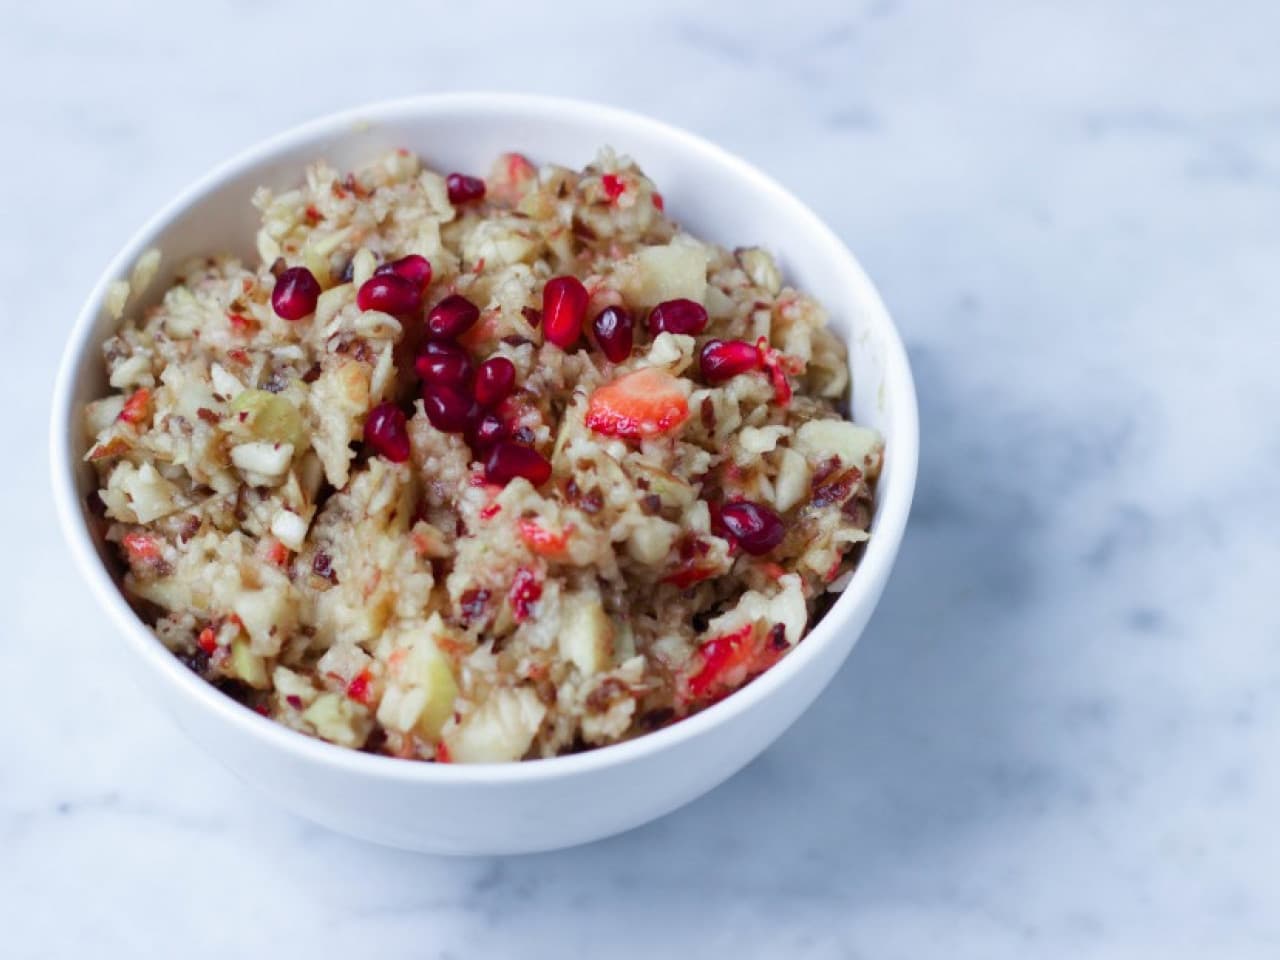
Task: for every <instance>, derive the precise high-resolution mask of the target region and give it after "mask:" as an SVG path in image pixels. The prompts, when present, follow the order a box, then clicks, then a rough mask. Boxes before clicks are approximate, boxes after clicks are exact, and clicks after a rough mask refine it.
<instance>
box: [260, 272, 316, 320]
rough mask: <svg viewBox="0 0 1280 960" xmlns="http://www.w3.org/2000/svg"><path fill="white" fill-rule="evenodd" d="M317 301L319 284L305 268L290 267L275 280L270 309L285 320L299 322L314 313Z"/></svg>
mask: <svg viewBox="0 0 1280 960" xmlns="http://www.w3.org/2000/svg"><path fill="white" fill-rule="evenodd" d="M319 299H320V283H319V282H318V281H317V280H316V278H315V277H314V276H313V275H312V273H311V271H310V270H308V269H307V268H306V267H290V268H289V269H288V270H286V271H285V272H284V273H282V274H280V276H278V277H277V278H276V286H275V289H274V290H272V291H271V307H272V309H273V310H275V312H276V316H278V317H283V318H284V319H286V320H301V319H302V318H303V317H305V316H307V315H308V314H311V313H315V310H316V301H317V300H319Z"/></svg>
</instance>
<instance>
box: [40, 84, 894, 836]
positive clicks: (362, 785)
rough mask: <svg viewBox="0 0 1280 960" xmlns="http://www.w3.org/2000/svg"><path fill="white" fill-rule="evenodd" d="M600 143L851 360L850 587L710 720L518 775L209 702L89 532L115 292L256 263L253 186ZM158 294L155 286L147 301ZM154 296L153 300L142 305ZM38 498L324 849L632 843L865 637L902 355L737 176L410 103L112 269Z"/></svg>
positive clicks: (84, 315)
mask: <svg viewBox="0 0 1280 960" xmlns="http://www.w3.org/2000/svg"><path fill="white" fill-rule="evenodd" d="M604 144H608V145H610V146H613V147H614V148H615V149H617V150H618V151H619V152H624V153H628V154H630V155H632V156H634V157H636V158H637V159H638V160H639V161H640V163H641V164H642V166H643V167H644V170H645V172H646V173H647V174H649V176H651V177H652V178H653V179H654V181H655V182H656V183H657V184H658V185H659V187H660V188H661V190H662V192H663V195H664V197H665V199H666V209H667V210H668V211H669V212H670V213H671V214H672V215H673V216H674V217H675V218H676V219H677V220H678V221H679V222H680V223H681V224H683V225H684V226H685V227H686V228H688V229H689V230H690V231H692V232H693V233H695V234H696V235H698V236H701V237H704V238H708V239H710V240H714V241H716V242H719V243H721V244H725V245H728V246H736V245H747V244H759V245H763V246H765V247H767V248H769V249H770V250H772V251H773V252H774V253H775V255H776V256H777V257H778V260H779V263H780V266H781V268H782V270H783V273H784V275H785V277H786V279H787V281H788V282H789V283H791V284H793V285H794V286H796V287H798V288H800V289H803V290H805V291H808V292H809V293H812V294H813V295H815V296H816V297H817V298H818V299H819V300H820V301H821V302H822V303H823V304H825V305H826V307H827V308H828V310H829V311H830V314H831V323H832V325H833V327H834V328H835V329H836V330H837V331H838V332H839V334H840V336H841V337H842V338H843V339H844V340H845V341H846V342H847V343H848V345H849V348H850V363H851V366H852V375H853V384H854V390H853V413H854V417H855V419H857V420H858V421H860V422H862V423H865V424H868V425H871V426H874V427H877V428H878V429H879V430H880V431H881V432H882V433H883V434H884V436H885V440H886V457H885V465H884V472H883V475H882V476H881V478H880V482H879V487H878V502H877V504H876V509H875V515H874V519H873V525H872V536H871V540H870V543H869V544H868V545H867V548H866V553H865V555H864V557H863V559H862V562H861V565H860V566H859V567H858V570H857V573H856V574H855V576H854V577H853V579H852V582H851V583H850V584H849V586H848V587H847V588H846V589H845V591H844V593H843V594H842V595H841V596H840V598H839V599H838V600H837V601H836V603H835V604H834V606H833V607H832V608H831V609H830V611H829V612H828V613H827V614H826V616H825V617H823V619H822V620H821V621H820V622H819V623H818V624H817V625H816V627H814V629H813V630H812V632H811V633H810V634H809V635H808V636H807V637H806V638H805V639H804V640H803V641H802V642H801V643H800V644H799V646H798V647H797V648H796V649H795V650H794V651H793V652H792V653H791V654H789V655H788V656H787V657H786V658H784V659H783V660H782V661H781V662H780V663H778V664H777V665H776V666H775V667H774V668H773V669H771V670H769V671H767V672H766V673H765V674H764V675H762V676H761V677H759V678H757V679H756V680H755V681H753V682H752V683H750V684H748V685H747V686H746V687H744V688H743V689H742V690H740V691H738V692H736V693H734V694H733V695H732V696H730V697H728V698H726V699H725V700H723V701H722V702H720V703H718V704H716V705H714V706H712V707H710V708H709V709H707V710H705V711H703V712H702V713H699V714H697V715H695V716H693V717H690V718H689V719H686V720H684V721H682V722H679V723H677V724H674V725H673V726H671V727H668V728H666V729H663V730H660V731H657V732H655V733H651V734H648V735H647V736H643V737H640V738H638V739H635V740H632V741H629V742H627V743H623V744H618V745H615V746H609V747H605V748H603V749H597V750H592V751H589V752H585V753H580V754H575V755H573V756H566V757H558V758H555V759H550V760H535V761H529V762H524V763H510V764H492V765H456V764H432V763H414V762H408V761H403V760H396V759H391V758H388V757H381V756H374V755H370V754H364V753H358V752H355V751H351V750H345V749H342V748H339V747H336V746H331V745H329V744H327V743H323V742H321V741H319V740H313V739H310V738H308V737H305V736H303V735H301V734H298V733H295V732H293V731H291V730H288V729H286V728H285V727H283V726H280V725H278V724H276V723H273V722H272V721H270V720H267V719H265V718H264V717H261V716H259V715H258V714H256V713H254V712H253V711H251V710H248V709H246V708H244V707H242V706H241V705H240V704H238V703H236V702H235V701H234V700H232V699H231V698H229V697H227V696H224V695H223V694H221V693H219V692H218V691H217V690H216V689H214V688H213V687H212V686H210V685H209V684H207V683H205V682H204V681H202V680H201V679H200V678H199V677H197V676H196V675H195V674H194V673H192V672H191V671H190V670H188V669H187V668H186V667H185V666H183V665H182V664H181V663H179V662H178V660H177V659H176V658H175V657H174V656H173V655H172V654H170V653H169V652H168V650H166V649H165V648H164V647H163V646H162V645H161V644H160V643H159V641H157V639H156V638H155V636H154V635H153V634H152V633H151V631H150V630H149V629H148V628H147V626H146V624H144V623H143V622H142V621H141V620H139V619H138V617H137V616H136V615H135V614H134V612H133V610H132V609H131V608H130V607H129V605H128V604H127V603H126V602H125V600H124V598H123V596H122V595H121V593H120V589H119V587H118V586H117V584H116V583H115V581H114V580H113V579H112V575H111V573H110V572H109V568H108V566H107V565H106V564H105V563H104V556H105V554H104V550H103V544H102V543H101V542H99V541H98V540H97V539H96V538H95V536H94V534H93V533H92V532H91V526H90V524H89V523H88V522H87V515H86V512H85V507H84V504H85V496H86V495H87V494H88V493H89V491H90V490H92V489H93V486H94V484H93V473H92V471H91V470H90V469H89V468H88V467H87V466H86V465H85V464H84V463H83V462H82V457H83V454H84V452H85V448H86V440H85V437H84V436H83V434H82V430H81V426H80V424H81V418H80V415H79V411H80V410H81V408H82V406H83V404H84V403H85V402H86V401H88V400H90V399H92V398H94V397H97V396H100V395H101V394H102V393H104V392H105V389H106V383H105V380H104V376H103V371H102V362H101V353H100V347H101V345H102V343H103V341H104V340H105V339H106V338H107V337H108V336H110V334H111V333H112V332H113V331H112V327H113V323H112V321H111V320H110V318H109V317H108V316H107V314H106V311H105V309H104V307H103V301H104V296H105V293H106V290H107V287H108V284H109V283H110V282H111V281H113V280H115V279H118V278H122V277H127V276H128V273H129V270H130V268H131V266H132V264H133V263H134V262H135V261H136V260H137V258H138V256H139V255H140V254H141V253H142V252H143V251H145V250H146V249H148V248H149V247H158V248H159V249H160V250H161V251H162V253H163V255H164V264H166V265H168V266H169V267H170V268H172V265H174V264H177V263H180V262H181V261H182V260H184V259H185V258H187V257H188V256H192V255H196V254H202V253H209V252H219V251H231V252H236V253H239V254H241V255H242V256H244V257H246V258H249V259H253V258H254V257H255V252H254V249H253V243H254V232H255V229H256V222H257V217H256V211H255V210H254V209H253V207H252V206H251V205H250V203H249V198H250V195H251V194H252V192H253V190H254V188H255V187H257V186H259V185H261V184H266V185H269V186H272V187H276V188H285V187H288V186H290V185H293V184H295V183H296V182H297V181H298V180H299V179H300V178H301V176H302V171H303V167H304V166H305V165H306V164H307V163H308V162H309V161H312V160H314V159H316V158H319V157H324V158H327V159H328V160H329V161H331V162H332V163H334V164H336V165H338V166H339V167H341V166H344V165H358V164H360V163H363V162H365V161H367V160H369V159H370V158H373V157H375V156H376V155H378V154H379V153H380V152H381V151H384V150H387V149H390V148H394V147H407V148H409V149H410V150H414V151H416V152H418V153H420V154H422V155H423V157H424V158H425V159H426V160H427V161H428V162H429V163H430V164H431V165H432V166H434V167H435V168H437V169H440V170H487V169H488V168H489V165H490V163H491V162H492V159H493V157H494V156H496V155H497V154H498V153H501V152H504V151H509V150H518V151H520V152H523V153H526V154H528V155H529V156H530V157H532V158H534V159H535V160H536V161H556V162H559V163H563V164H565V165H568V166H573V167H578V166H581V165H582V164H584V163H586V162H588V161H589V160H591V159H592V158H593V157H594V155H595V152H596V150H597V148H598V147H600V146H601V145H604ZM167 279H169V277H167V276H166V275H165V273H164V268H163V267H162V270H161V276H160V277H159V280H160V281H164V280H167ZM161 287H162V284H161V283H153V284H152V287H151V290H152V293H153V295H154V292H155V291H156V290H157V289H160V288H161ZM51 428H52V434H51V452H52V467H53V488H54V495H55V499H56V502H57V508H58V513H59V517H60V520H61V525H62V530H63V533H64V534H65V536H66V538H67V541H68V543H69V544H70V547H71V551H72V553H73V554H74V556H75V560H76V563H77V566H78V569H79V572H80V575H81V577H82V578H83V580H84V581H85V583H86V584H87V585H88V588H89V589H90V590H92V592H93V593H94V595H95V596H96V597H97V599H98V602H99V603H100V604H101V605H102V609H103V611H104V613H105V614H106V617H105V619H106V621H107V623H108V624H109V626H108V627H105V628H104V632H110V633H112V634H113V637H112V640H113V642H114V641H115V640H117V639H118V640H119V641H120V642H119V647H120V648H121V649H122V650H123V652H124V655H125V656H126V657H127V658H128V659H129V661H130V662H131V664H132V666H133V668H134V671H135V673H136V675H137V678H138V680H139V681H140V683H141V684H142V686H143V687H145V688H146V689H147V690H148V691H150V693H151V694H152V695H153V696H155V697H156V698H157V699H158V700H159V701H160V702H161V703H162V704H163V705H164V707H165V709H166V710H167V711H168V712H169V713H170V714H171V715H172V716H173V718H174V719H175V720H176V721H177V723H178V725H179V726H181V727H182V728H183V729H184V730H185V731H186V732H187V733H188V734H189V735H190V737H191V739H192V740H193V741H194V742H196V743H198V744H199V745H201V746H202V747H203V748H204V749H206V750H208V751H209V753H211V754H212V755H213V756H215V757H216V758H217V759H218V760H220V761H221V762H222V763H224V764H225V765H226V766H227V767H228V768H230V769H231V770H233V771H235V772H236V773H237V774H239V775H240V776H241V777H242V778H243V779H244V780H245V781H246V782H248V783H250V784H253V785H254V786H256V787H258V788H260V789H261V790H262V791H264V792H265V793H266V794H268V795H269V796H270V797H272V798H274V799H275V800H276V801H277V802H278V803H280V804H281V805H283V806H284V807H286V808H288V809H290V810H292V811H294V812H295V813H297V814H299V815H300V816H303V817H306V818H308V819H310V820H313V821H316V822H318V823H321V824H323V825H325V826H327V827H331V828H332V829H334V830H339V831H342V832H344V833H348V834H352V835H354V836H357V837H363V838H366V839H369V840H373V841H377V842H379V843H384V844H390V845H392V846H396V847H403V848H409V849H414V850H424V851H433V852H439V853H455V854H482V853H484V854H492V853H514V852H522V851H534V850H547V849H552V848H556V847H564V846H568V845H571V844H577V843H582V842H585V841H588V840H594V839H597V838H599V837H605V836H608V835H610V834H614V833H618V832H619V831H622V830H626V829H628V828H631V827H635V826H637V825H639V824H642V823H645V822H647V821H649V820H652V819H654V818H655V817H659V816H661V815H663V814H664V813H667V812H669V811H671V810H674V809H676V808H677V807H679V806H681V805H682V804H685V803H688V802H689V801H690V800H692V799H693V798H695V797H697V796H699V795H700V794H702V793H704V792H705V791H707V790H710V789H711V788H712V787H714V786H716V785H717V784H718V783H720V782H721V781H723V780H724V779H725V778H727V777H729V776H730V775H731V774H733V773H734V772H735V771H737V770H739V769H740V768H742V767H743V766H744V765H745V764H747V763H748V762H749V761H751V760H752V759H753V758H754V757H755V756H757V755H758V754H759V753H760V752H761V751H762V750H764V749H765V748H766V747H767V746H769V744H770V743H771V742H772V741H773V740H774V739H775V738H776V737H778V735H779V734H781V733H782V732H783V731H784V730H786V729H787V727H788V726H790V724H791V723H792V722H793V721H795V719H796V718H797V717H798V716H799V715H800V714H801V712H802V711H804V710H805V708H806V707H808V706H809V704H810V703H812V702H813V700H814V698H815V697H817V695H818V694H819V693H820V692H821V691H822V689H823V687H825V686H826V685H827V683H828V682H829V681H830V680H831V678H832V677H833V676H834V675H835V673H836V671H837V670H839V668H840V666H841V664H842V663H843V662H844V660H845V657H846V656H847V655H848V653H849V651H850V649H851V648H852V647H853V644H854V642H855V641H856V640H857V639H858V636H859V634H860V633H861V632H862V630H863V628H864V627H865V626H866V623H867V619H868V618H869V617H870V616H871V612H872V610H873V608H874V607H875V605H876V602H877V601H878V599H879V597H880V594H881V591H882V589H883V588H884V585H885V581H886V580H887V578H888V576H889V571H890V568H891V567H892V565H893V561H894V557H895V555H896V554H897V552H898V545H899V543H900V542H901V539H902V534H903V529H904V527H905V525H906V522H907V513H908V509H909V507H910V504H911V497H912V492H913V489H914V486H915V478H916V459H917V445H918V427H917V413H916V399H915V392H914V388H913V385H912V380H911V372H910V369H909V367H908V364H907V358H906V354H905V352H904V350H903V347H902V342H901V340H900V339H899V336H898V333H897V331H896V330H895V329H894V326H893V323H892V322H891V321H890V319H889V316H888V314H887V312H886V311H885V308H884V305H883V304H882V303H881V301H880V297H879V296H878V295H877V293H876V291H875V289H874V287H872V285H871V282H870V281H869V280H868V279H867V277H866V275H865V274H864V273H863V271H862V269H861V267H859V265H858V263H857V261H856V260H855V259H854V258H853V256H852V255H851V254H850V253H849V251H848V250H847V249H846V248H845V246H844V244H843V243H841V241H840V240H839V239H838V238H837V237H836V236H835V235H834V234H833V233H832V232H831V231H830V230H829V229H828V228H827V227H826V226H824V225H823V223H822V221H821V220H819V219H818V217H816V216H815V215H814V214H813V213H812V212H811V211H810V210H809V209H808V208H806V207H805V206H804V205H803V204H802V203H800V202H799V201H798V200H796V198H795V197H793V196H792V195H791V194H790V193H788V192H787V191H786V190H784V189H783V188H782V187H781V186H779V185H778V184H777V183H775V182H774V181H773V180H771V179H770V178H769V177H767V176H765V175H764V174H762V173H761V172H760V171H758V170H756V169H755V168H754V167H752V166H750V165H749V164H747V163H746V162H744V161H742V160H740V159H738V158H737V157H734V156H732V155H731V154H729V153H727V152H725V151H724V150H722V149H720V148H719V147H716V146H714V145H712V144H710V143H708V142H706V141H705V140H702V139H699V138H698V137H696V136H693V135H692V134H689V133H686V132H684V131H681V130H677V129H675V128H673V127H670V126H667V125H665V124H663V123H659V122H657V121H655V120H651V119H648V118H646V117H642V116H638V115H636V114H632V113H627V112H624V111H622V110H617V109H613V108H610V107H604V106H599V105H594V104H589V103H581V102H574V101H567V100H555V99H544V98H537V97H528V96H519V95H509V94H464V95H446V96H424V97H417V98H413V99H407V100H398V101H394V102H388V103H380V104H375V105H372V106H368V107H364V108H361V109H358V110H352V111H349V112H344V113H340V114H336V115H333V116H330V117H326V118H323V119H321V120H317V121H315V122H313V123H308V124H306V125H304V126H301V127H298V128H296V129H294V130H291V131H289V132H287V133H284V134H282V135H280V136H277V137H275V138H273V139H271V140H268V141H267V142H265V143H263V144H261V145H260V146H257V147H255V148H253V149H252V150H249V151H248V152H246V153H243V154H241V155H240V156H239V157H237V158H235V159H234V160H232V161H230V162H229V163H226V164H223V165H222V166H220V167H218V168H217V169H216V170H214V171H213V172H212V173H210V174H209V175H208V176H206V177H204V178H203V179H202V180H200V181H199V182H198V183H196V184H195V185H194V186H192V187H191V188H189V189H187V190H184V191H183V192H182V193H181V194H180V195H179V196H178V197H176V198H175V199H174V200H173V201H172V202H171V203H169V204H168V205H167V206H166V207H165V208H164V209H163V210H161V211H160V212H159V213H158V214H156V216H155V217H153V218H152V219H151V221H150V222H149V223H147V224H146V226H144V227H143V228H142V229H141V230H140V231H139V232H138V233H137V234H136V235H135V236H134V237H133V239H132V240H130V241H129V242H128V243H127V244H126V245H125V247H124V248H123V249H122V250H121V251H120V253H119V254H118V255H117V256H116V258H115V259H114V261H112V263H111V265H110V266H108V267H107V269H106V271H105V273H104V274H103V275H102V278H101V279H100V280H99V282H98V284H97V286H96V287H95V288H94V290H93V292H92V294H91V295H90V296H89V298H88V300H87V301H86V303H85V305H84V308H83V309H82V310H81V312H80V315H79V317H78V318H77V320H76V322H75V326H74V328H73V330H72V332H71V336H70V340H69V342H68V344H67V348H66V354H65V356H64V358H63V362H62V367H61V370H60V371H59V375H58V379H57V384H56V388H55V394H54V402H53V415H52V423H51Z"/></svg>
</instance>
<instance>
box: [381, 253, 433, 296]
mask: <svg viewBox="0 0 1280 960" xmlns="http://www.w3.org/2000/svg"><path fill="white" fill-rule="evenodd" d="M387 274H395V275H396V276H397V277H403V278H404V279H406V280H408V281H409V282H410V283H413V284H416V285H417V287H418V289H419V290H425V289H426V288H427V284H429V283H430V282H431V261H430V260H428V259H427V258H426V257H424V256H421V255H420V254H416V253H411V254H409V255H408V256H407V257H401V258H400V259H399V260H392V261H391V262H390V263H384V264H383V265H382V266H380V267H379V268H378V269H377V270H375V271H373V275H374V276H375V277H385V276H386V275H387Z"/></svg>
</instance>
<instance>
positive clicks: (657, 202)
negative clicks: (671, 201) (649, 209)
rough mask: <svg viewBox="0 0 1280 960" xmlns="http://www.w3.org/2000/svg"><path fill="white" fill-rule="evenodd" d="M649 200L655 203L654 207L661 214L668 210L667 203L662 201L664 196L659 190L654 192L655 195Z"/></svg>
mask: <svg viewBox="0 0 1280 960" xmlns="http://www.w3.org/2000/svg"><path fill="white" fill-rule="evenodd" d="M649 199H650V200H652V201H653V205H654V206H655V207H657V208H658V211H659V212H661V211H663V210H665V209H666V208H667V204H666V202H665V201H664V200H663V199H662V194H660V193H659V192H658V191H657V190H655V191H653V195H652V196H651V197H650V198H649Z"/></svg>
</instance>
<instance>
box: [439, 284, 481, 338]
mask: <svg viewBox="0 0 1280 960" xmlns="http://www.w3.org/2000/svg"><path fill="white" fill-rule="evenodd" d="M479 319H480V308H479V307H477V306H476V305H475V304H474V303H472V302H471V301H470V300H468V299H467V298H466V297H464V296H461V295H459V294H456V293H451V294H449V296H447V297H445V298H444V299H443V300H441V301H440V302H439V303H437V304H436V305H435V306H434V307H432V308H431V311H430V312H429V313H428V314H427V336H428V337H430V338H431V339H433V340H456V339H457V338H458V337H460V336H462V335H463V334H464V333H466V332H467V331H468V330H470V329H471V327H472V325H473V324H474V323H475V322H476V321H477V320H479Z"/></svg>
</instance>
